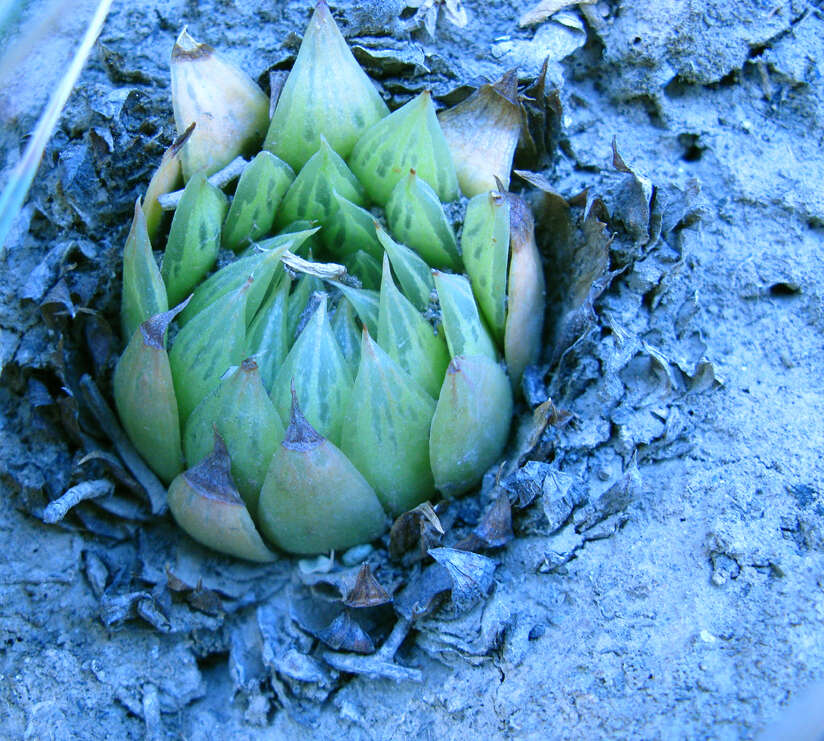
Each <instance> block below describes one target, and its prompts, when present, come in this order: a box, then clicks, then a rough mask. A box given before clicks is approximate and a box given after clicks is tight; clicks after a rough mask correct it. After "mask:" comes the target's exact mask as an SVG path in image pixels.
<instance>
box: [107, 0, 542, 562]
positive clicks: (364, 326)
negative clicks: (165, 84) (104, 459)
mask: <svg viewBox="0 0 824 741" xmlns="http://www.w3.org/2000/svg"><path fill="white" fill-rule="evenodd" d="M172 67H173V72H172V77H173V86H172V92H173V104H174V110H175V119H176V123H177V125H178V129H179V131H180V134H181V136H180V138H179V139H178V141H177V142H175V145H173V146H172V147H171V148H170V149H169V151H168V152H167V154H166V155H164V159H163V161H162V162H161V166H160V168H159V170H158V172H157V173H156V175H155V177H154V178H153V179H152V183H151V185H150V188H149V192H148V193H147V196H146V198H145V199H144V202H143V204H141V203H140V202H138V203H137V204H136V207H135V217H134V222H133V224H132V229H131V231H130V233H129V238H128V241H127V244H126V248H125V250H124V269H123V281H124V284H123V308H122V328H123V333H124V339H125V340H127V341H128V346H127V347H126V350H125V351H124V353H123V356H122V358H121V359H120V362H119V363H118V366H117V369H116V372H115V379H114V381H115V383H114V386H115V400H116V403H117V409H118V412H119V414H120V417H121V420H122V422H123V425H124V427H125V429H126V432H127V434H128V435H129V437H130V438H131V440H132V442H133V443H134V445H135V447H136V448H137V450H138V451H139V452H140V453H141V455H143V456H144V458H145V459H146V461H147V463H148V465H149V466H150V467H152V468H153V469H154V471H155V472H156V473H157V474H158V476H159V477H160V478H162V479H163V480H164V481H165V482H166V483H169V482H171V485H170V488H169V506H170V509H171V511H172V514H173V516H174V517H175V519H176V520H177V522H178V523H179V525H180V526H181V527H182V528H183V529H184V530H186V532H188V533H189V534H190V535H191V536H192V537H193V538H195V539H196V540H199V541H200V542H202V543H204V544H206V545H208V546H210V547H212V548H214V549H216V550H219V551H222V552H224V553H228V554H232V555H235V556H238V557H241V558H247V559H251V560H258V561H265V560H269V559H271V558H272V557H273V554H272V551H271V550H270V549H269V547H268V546H267V544H266V539H268V541H269V542H271V543H272V544H273V545H275V546H277V547H278V548H281V549H283V550H286V551H289V552H293V553H300V554H311V553H320V552H323V551H327V550H330V549H342V548H348V547H350V546H354V545H357V544H360V543H362V542H366V541H370V540H373V539H375V538H377V537H379V536H380V535H381V534H382V533H383V532H384V531H385V530H386V529H387V527H388V524H389V522H390V518H393V517H396V516H398V515H400V514H402V513H403V512H405V511H408V510H410V509H412V508H414V507H416V506H418V505H420V504H421V503H423V502H425V501H426V500H431V499H434V498H435V497H437V496H438V495H439V494H440V495H442V496H444V497H453V496H457V495H460V494H463V493H465V492H466V491H468V490H470V489H472V488H473V487H474V486H476V485H477V484H478V483H479V482H480V480H481V478H482V477H483V475H484V473H485V472H486V471H487V470H488V469H489V468H490V467H491V466H492V465H493V464H495V462H496V461H497V460H498V459H499V458H500V457H501V455H502V454H503V452H504V448H505V446H506V443H507V440H508V436H509V429H510V424H511V420H512V416H513V410H514V403H515V398H516V396H517V394H518V393H519V391H518V390H519V387H520V379H521V376H522V374H523V371H524V369H525V368H526V366H527V365H529V364H530V363H532V362H535V361H536V360H537V359H538V353H539V351H540V343H541V330H542V323H543V313H544V279H543V275H542V267H541V260H540V255H539V254H538V251H537V248H536V246H535V241H534V236H533V224H532V218H531V216H530V213H529V209H528V207H527V206H526V204H525V203H524V201H522V200H521V199H520V198H519V197H518V196H516V195H513V194H510V193H507V192H506V191H505V189H504V188H503V186H502V185H501V184H500V181H498V185H496V186H491V185H490V179H491V178H494V177H498V178H500V177H501V176H503V177H504V178H505V179H507V180H508V177H509V172H510V170H511V164H512V156H513V152H514V144H513V141H512V127H513V124H512V120H511V119H512V111H513V110H514V109H513V108H512V106H511V105H510V106H509V107H508V108H507V111H506V116H505V117H504V119H505V120H504V121H503V123H502V118H501V115H498V113H495V115H493V116H491V117H486V118H485V117H484V116H483V115H476V113H475V112H474V111H475V109H474V108H473V107H472V106H470V107H469V113H467V112H466V106H464V109H463V112H462V111H461V110H458V112H457V114H456V115H452V116H451V117H450V116H449V115H446V116H445V117H444V118H442V120H444V121H447V122H450V126H451V131H450V136H449V137H445V136H444V132H443V131H442V130H441V125H440V123H439V120H438V117H437V116H436V114H435V108H434V104H433V101H432V97H431V95H430V94H429V93H423V94H422V95H419V96H417V97H416V98H414V99H412V100H411V101H409V102H408V103H407V104H406V105H404V106H402V107H401V108H398V109H397V110H395V111H394V112H392V113H390V112H389V109H388V108H387V106H386V105H385V104H384V102H383V100H382V99H381V97H380V95H379V94H378V92H377V89H376V88H375V87H374V85H373V84H372V82H371V81H370V80H369V78H368V77H367V76H366V75H365V74H364V73H363V71H362V70H361V69H360V67H359V66H358V65H357V62H356V61H355V59H354V57H353V56H352V54H351V52H350V51H349V49H348V47H347V46H346V43H345V41H344V39H343V37H342V36H341V34H340V32H339V31H338V29H337V27H336V26H335V23H334V20H333V18H332V16H331V14H330V12H329V9H328V7H327V6H326V4H325V3H324V2H323V1H321V2H320V3H319V4H318V6H317V8H316V10H315V13H314V15H313V16H312V19H311V21H310V23H309V27H308V29H307V31H306V34H305V36H304V40H303V44H302V46H301V49H300V52H299V54H298V58H297V60H296V62H295V65H294V68H293V69H292V71H291V73H290V75H289V77H288V79H287V80H286V83H285V85H284V88H283V91H282V93H281V96H280V98H279V100H278V103H277V106H276V108H275V111H274V115H273V118H272V121H271V124H270V125H269V128H268V134H267V135H266V139H265V144H264V146H265V149H263V150H262V151H260V152H257V153H256V147H258V146H259V145H260V144H261V141H262V139H263V131H262V130H263V129H265V128H266V125H265V124H266V121H264V120H263V116H262V113H261V111H262V110H263V108H264V107H265V101H263V100H261V97H260V96H261V95H262V93H260V94H259V90H257V86H256V85H254V83H252V82H251V80H248V79H247V78H246V77H245V75H243V73H242V72H240V71H239V70H237V69H236V68H234V67H232V66H231V65H229V64H228V63H226V62H224V61H223V60H221V59H220V57H219V55H217V53H216V52H214V50H212V49H211V48H210V47H207V46H205V45H203V44H197V43H196V42H194V41H193V40H192V39H191V37H189V36H188V34H186V33H185V31H184V33H183V34H181V37H180V38H179V39H178V43H177V44H176V46H175V51H174V52H173V55H172ZM513 79H514V78H511V79H509V81H508V85H509V87H508V88H507V91H506V94H507V96H508V97H507V101H508V102H509V103H511V99H512V96H514V95H516V94H517V90H516V88H513V85H514V84H515V83H514V81H513ZM502 94H503V93H501V91H500V90H497V89H494V90H492V89H487V88H483V89H482V97H484V101H486V98H489V97H491V98H495V97H496V96H498V97H500V96H501V95H502ZM484 101H482V102H484ZM480 108H481V110H482V112H483V110H486V108H488V106H487V105H486V103H485V102H484V105H482V106H480ZM458 114H460V115H458ZM487 118H489V122H487ZM204 121H205V122H206V124H204V123H203V122H204ZM467 121H468V122H469V123H467ZM456 122H457V123H456ZM191 123H194V124H195V127H194V130H192V127H191V126H190V124H191ZM487 123H488V125H489V126H492V127H497V128H495V129H494V130H490V131H487V130H479V131H478V132H477V137H478V141H482V142H484V143H485V145H484V146H485V147H486V148H487V149H488V150H490V152H491V154H494V155H495V157H494V161H493V159H491V158H490V159H489V162H488V163H487V164H488V165H489V166H488V167H487V168H486V169H485V170H484V171H482V172H478V173H477V176H476V177H475V176H473V171H472V162H471V161H470V160H469V159H468V158H467V156H466V154H467V151H468V149H467V147H466V146H465V143H464V144H461V146H455V147H454V151H455V153H456V159H457V160H458V162H459V163H460V168H461V169H460V171H459V172H456V167H455V163H454V162H453V156H452V152H451V151H450V143H449V142H450V141H456V139H460V138H461V137H464V138H465V137H466V136H467V135H468V134H467V132H468V128H470V127H471V125H476V126H479V127H482V128H483V127H484V126H486V125H487ZM502 129H503V130H504V133H501V130H502ZM456 132H457V133H456ZM469 134H471V132H469ZM462 141H463V140H462ZM496 142H500V151H498V150H496V151H495V152H492V151H491V150H494V149H495V144H496ZM238 154H246V155H249V156H252V155H254V157H253V159H251V160H250V161H249V162H248V163H247V164H246V165H245V167H244V169H243V171H242V173H241V174H240V179H239V181H238V183H237V186H236V188H235V190H234V195H233V198H232V199H231V201H230V199H229V198H228V197H227V195H225V194H224V193H223V192H222V191H221V189H220V188H219V187H217V186H215V185H214V184H212V183H211V182H210V181H209V180H208V179H207V177H208V176H209V175H210V174H211V173H212V172H214V170H215V169H216V168H219V167H221V166H222V165H225V164H226V163H228V162H230V161H232V160H233V159H234V158H235V157H236V156H237V155H238ZM491 154H490V157H491ZM181 174H182V176H183V179H184V180H185V183H186V185H185V189H184V190H183V192H182V196H181V197H180V199H179V201H178V203H177V207H176V211H175V214H174V218H173V220H172V223H171V228H170V231H169V234H168V238H167V240H166V245H165V251H164V253H163V257H162V264H161V266H160V267H159V268H158V265H157V262H156V260H155V257H154V254H153V251H152V243H153V242H154V243H155V245H157V243H158V240H159V236H160V224H161V219H160V213H159V211H158V204H159V199H161V200H162V194H163V193H164V192H165V191H168V190H170V189H172V188H174V187H175V181H176V180H177V179H178V178H179V177H180V175H181ZM459 174H460V182H461V184H462V186H463V187H464V188H466V189H467V190H468V191H469V194H470V195H473V196H474V197H473V198H472V199H471V200H469V201H468V203H467V206H466V209H465V218H464V224H463V230H462V234H461V236H460V239H458V237H457V235H456V231H455V228H454V226H453V222H452V220H451V219H450V218H449V217H448V216H447V212H449V213H454V212H455V210H456V209H455V207H454V206H453V207H451V208H450V209H449V210H448V211H447V210H445V208H444V203H445V202H447V201H453V200H455V199H457V198H458V197H459V189H458V183H459ZM467 184H471V185H467ZM324 260H332V261H334V262H324ZM338 262H343V263H344V265H345V268H344V266H342V265H338V264H337V263H338ZM216 266H219V267H218V268H217V269H215V268H216ZM464 270H465V271H466V273H464V272H463V271H464ZM184 299H185V300H186V304H185V305H184V304H183V303H181V302H183V301H184ZM169 306H175V308H174V309H173V310H171V311H169V310H168V307H169ZM173 322H174V323H175V324H174V327H176V332H175V331H174V330H172V331H171V332H170V333H169V334H170V337H171V339H170V340H169V344H170V349H169V351H168V353H167V350H166V345H167V329H168V328H169V327H170V326H171V325H172V323H173ZM184 469H186V470H184ZM258 528H259V529H258Z"/></svg>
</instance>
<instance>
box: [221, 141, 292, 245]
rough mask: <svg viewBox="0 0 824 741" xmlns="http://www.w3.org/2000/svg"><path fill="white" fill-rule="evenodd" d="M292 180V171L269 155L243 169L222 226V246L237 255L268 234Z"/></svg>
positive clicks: (259, 158)
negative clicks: (240, 250)
mask: <svg viewBox="0 0 824 741" xmlns="http://www.w3.org/2000/svg"><path fill="white" fill-rule="evenodd" d="M294 179H295V173H294V171H293V170H292V168H291V167H289V165H287V164H286V163H285V162H283V161H282V160H279V159H278V158H277V157H275V155H273V154H272V153H271V152H260V153H259V154H258V155H257V156H256V157H255V158H254V159H253V160H252V161H251V162H250V163H249V164H248V165H246V167H245V168H244V169H243V172H242V173H241V175H240V180H238V184H237V188H236V189H235V197H234V198H233V199H232V205H231V206H230V207H229V213H228V214H226V221H225V223H224V224H223V246H224V247H226V248H227V249H230V250H234V251H235V252H237V250H239V249H241V248H243V247H246V246H248V245H249V244H251V243H252V242H255V241H256V240H258V239H259V238H260V237H263V236H265V235H266V234H268V233H269V231H270V230H271V229H272V225H273V224H274V223H275V214H276V212H277V208H278V205H279V204H280V201H281V199H282V198H283V196H284V195H285V193H286V191H287V189H288V188H289V186H290V185H291V184H292V181H293V180H294Z"/></svg>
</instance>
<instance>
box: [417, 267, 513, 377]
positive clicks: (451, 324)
mask: <svg viewBox="0 0 824 741" xmlns="http://www.w3.org/2000/svg"><path fill="white" fill-rule="evenodd" d="M432 275H433V276H434V278H435V288H436V289H437V291H438V299H439V300H440V302H441V316H442V318H443V328H444V332H445V333H446V344H447V345H448V346H449V354H450V355H451V356H452V357H453V358H454V357H455V356H456V355H485V356H486V357H488V358H489V359H490V360H492V361H493V362H494V361H496V360H497V358H498V354H497V352H496V351H495V345H494V343H493V342H492V338H491V337H490V336H489V331H488V330H487V328H486V327H485V326H484V323H483V320H482V319H481V315H480V314H479V313H478V306H477V304H476V303H475V298H474V297H473V295H472V288H471V287H470V285H469V281H468V280H467V279H466V278H465V277H464V276H463V275H450V274H449V273H441V272H440V271H438V270H433V271H432Z"/></svg>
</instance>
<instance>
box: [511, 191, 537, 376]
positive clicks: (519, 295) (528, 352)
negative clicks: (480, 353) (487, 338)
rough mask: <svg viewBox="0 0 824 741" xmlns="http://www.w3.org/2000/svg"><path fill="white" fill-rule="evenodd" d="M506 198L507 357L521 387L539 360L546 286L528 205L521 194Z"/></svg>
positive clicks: (513, 374) (512, 374) (512, 372)
mask: <svg viewBox="0 0 824 741" xmlns="http://www.w3.org/2000/svg"><path fill="white" fill-rule="evenodd" d="M506 197H507V201H508V202H509V206H510V213H511V236H510V251H511V257H510V262H509V286H508V298H507V315H506V333H505V338H504V357H505V358H506V364H507V367H508V368H509V376H510V378H511V379H512V383H513V385H514V386H515V388H519V387H520V383H521V376H522V375H523V372H524V370H526V367H527V366H528V365H529V364H530V363H537V362H538V359H539V356H540V353H541V334H542V331H543V327H544V311H545V305H546V295H545V293H546V287H545V283H544V270H543V265H542V264H541V256H540V254H538V247H537V245H536V244H535V224H534V222H533V219H532V214H531V213H530V211H529V207H528V206H527V204H526V203H525V202H524V201H523V200H522V199H521V198H519V197H518V196H513V195H510V194H507V196H506Z"/></svg>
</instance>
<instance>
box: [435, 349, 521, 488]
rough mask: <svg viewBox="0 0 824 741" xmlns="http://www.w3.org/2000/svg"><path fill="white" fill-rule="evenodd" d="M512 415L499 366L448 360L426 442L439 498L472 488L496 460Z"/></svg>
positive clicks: (475, 359)
mask: <svg viewBox="0 0 824 741" xmlns="http://www.w3.org/2000/svg"><path fill="white" fill-rule="evenodd" d="M512 410H513V402H512V389H511V387H510V384H509V379H508V378H507V376H506V373H505V372H504V370H503V368H501V366H500V365H498V364H497V363H496V362H495V361H494V360H490V359H489V358H487V357H486V356H483V355H475V356H469V357H467V356H460V355H458V356H456V357H454V358H452V362H451V363H450V364H449V368H448V369H447V371H446V376H445V378H444V382H443V387H442V388H441V393H440V396H439V397H438V405H437V407H436V409H435V416H434V418H433V419H432V429H431V433H430V440H429V458H430V460H431V462H432V472H433V474H434V476H435V486H436V487H437V488H438V489H439V490H440V492H441V493H442V494H443V495H444V496H446V497H454V496H458V495H459V494H463V493H464V492H465V491H467V490H469V489H471V488H472V487H473V486H476V485H477V484H478V483H480V481H481V478H482V477H483V475H484V473H486V471H487V470H488V469H489V467H490V466H492V465H493V464H494V463H495V461H497V460H498V459H499V458H500V457H501V455H502V454H503V451H504V446H505V445H506V441H507V438H508V436H509V426H510V423H511V421H512Z"/></svg>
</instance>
